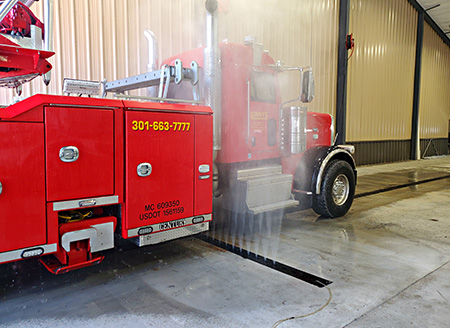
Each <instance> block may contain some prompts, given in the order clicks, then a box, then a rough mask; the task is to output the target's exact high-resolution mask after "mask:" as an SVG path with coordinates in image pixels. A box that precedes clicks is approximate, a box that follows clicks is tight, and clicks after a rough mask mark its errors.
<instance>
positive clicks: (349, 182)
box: [313, 160, 355, 218]
mask: <svg viewBox="0 0 450 328" xmlns="http://www.w3.org/2000/svg"><path fill="white" fill-rule="evenodd" d="M354 195H355V174H354V172H353V169H352V167H351V166H350V164H349V163H348V162H346V161H343V160H335V161H332V162H331V163H330V164H328V166H327V168H326V169H325V174H324V176H323V179H322V185H321V186H320V194H319V195H317V194H314V196H313V209H314V211H315V212H316V213H317V214H319V215H322V216H325V217H329V218H337V217H340V216H343V215H345V214H346V213H347V212H348V210H349V209H350V207H351V206H352V203H353V197H354Z"/></svg>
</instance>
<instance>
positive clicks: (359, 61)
mask: <svg viewBox="0 0 450 328" xmlns="http://www.w3.org/2000/svg"><path fill="white" fill-rule="evenodd" d="M416 29H417V12H416V11H415V10H414V9H413V7H412V6H411V5H410V4H409V3H408V1H406V0H364V1H362V0H351V8H350V32H353V34H354V37H355V41H356V48H355V52H354V54H353V56H352V58H351V59H350V60H349V69H348V93H347V140H348V141H371V140H401V139H409V138H411V118H412V101H413V82H414V62H415V48H416Z"/></svg>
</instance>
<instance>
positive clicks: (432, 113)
mask: <svg viewBox="0 0 450 328" xmlns="http://www.w3.org/2000/svg"><path fill="white" fill-rule="evenodd" d="M449 81H450V49H449V47H448V46H447V45H446V44H444V43H443V42H442V40H441V38H440V37H439V36H438V35H437V34H436V32H434V31H433V30H432V28H431V26H430V25H429V24H427V23H425V27H424V37H423V53H422V75H421V83H420V85H421V90H420V91H421V92H420V107H419V114H420V132H419V135H420V138H421V139H423V138H442V137H445V138H447V137H448V133H449V130H448V129H449V124H448V122H449V119H450V92H449V88H448V83H449Z"/></svg>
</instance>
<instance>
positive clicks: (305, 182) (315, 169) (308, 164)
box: [294, 146, 357, 194]
mask: <svg viewBox="0 0 450 328" xmlns="http://www.w3.org/2000/svg"><path fill="white" fill-rule="evenodd" d="M335 159H340V160H344V161H346V162H348V163H349V164H350V166H351V167H352V168H353V172H354V174H355V184H356V173H357V171H356V164H355V160H354V159H353V156H352V155H351V154H350V152H349V151H347V150H346V149H344V148H341V147H338V146H319V147H314V148H311V149H308V151H306V152H305V154H304V155H303V156H302V158H301V160H300V162H299V164H298V165H297V169H296V171H295V179H294V189H296V190H300V191H305V192H312V193H316V194H320V187H321V185H322V180H323V175H324V173H325V170H326V168H327V165H328V164H329V163H330V162H331V161H333V160H335Z"/></svg>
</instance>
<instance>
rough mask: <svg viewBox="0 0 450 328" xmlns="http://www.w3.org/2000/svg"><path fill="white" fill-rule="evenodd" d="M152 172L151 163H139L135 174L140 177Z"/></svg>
mask: <svg viewBox="0 0 450 328" xmlns="http://www.w3.org/2000/svg"><path fill="white" fill-rule="evenodd" d="M151 173H152V165H151V164H150V163H141V164H139V165H138V166H137V175H139V176H140V177H148V176H149V175H150V174H151Z"/></svg>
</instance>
